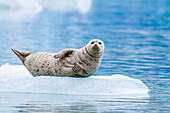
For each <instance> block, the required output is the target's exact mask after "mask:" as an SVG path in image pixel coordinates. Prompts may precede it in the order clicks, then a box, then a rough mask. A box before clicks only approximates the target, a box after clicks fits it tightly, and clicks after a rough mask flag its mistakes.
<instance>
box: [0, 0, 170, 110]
mask: <svg viewBox="0 0 170 113" xmlns="http://www.w3.org/2000/svg"><path fill="white" fill-rule="evenodd" d="M7 1H8V0H7ZM19 1H20V0H19ZM64 1H65V0H64ZM75 1H78V0H70V1H69V2H68V1H67V2H66V3H64V4H63V3H61V1H59V0H56V1H55V2H52V3H51V2H47V3H44V2H37V3H34V2H30V3H25V4H26V5H25V4H21V3H18V1H14V3H10V2H2V1H0V66H1V65H4V64H5V63H10V64H11V65H22V64H21V62H20V61H19V59H18V58H17V57H16V56H15V55H14V54H13V53H12V52H11V50H10V48H15V49H19V50H23V51H46V52H58V51H60V50H62V49H65V48H81V47H83V46H84V45H86V44H87V43H88V42H89V41H90V40H91V39H94V38H97V39H101V40H103V41H104V43H105V52H104V56H103V59H102V63H101V66H100V68H99V70H98V71H97V72H96V73H95V74H94V76H98V75H100V76H101V75H102V76H111V75H113V74H123V75H126V76H129V77H131V78H136V79H140V80H142V81H143V82H144V83H145V84H146V85H147V86H148V88H149V89H150V90H151V91H150V92H149V97H140V98H138V97H136V98H129V97H124V98H122V97H113V96H71V95H56V94H28V93H10V92H9V93H0V112H3V113H4V112H6V113H8V112H129V113H132V112H149V113H150V112H160V113H163V112H169V111H170V7H169V6H170V1H169V0H103V1H101V0H87V1H88V2H83V1H84V0H82V1H81V2H80V3H79V5H77V4H78V3H77V2H75ZM35 4H39V5H38V6H37V5H35ZM82 4H83V5H82ZM20 5H21V6H20ZM55 6H57V7H55ZM78 6H79V7H78ZM18 7H19V8H18ZM77 7H78V8H77ZM9 71H10V70H9ZM13 75H15V73H14V74H13ZM13 75H11V76H13Z"/></svg>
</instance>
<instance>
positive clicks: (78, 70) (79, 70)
mask: <svg viewBox="0 0 170 113" xmlns="http://www.w3.org/2000/svg"><path fill="white" fill-rule="evenodd" d="M72 70H73V72H74V73H76V74H78V75H82V76H81V77H83V75H87V74H88V73H87V72H86V71H85V70H84V69H83V68H82V67H81V66H80V65H79V64H78V63H77V62H76V63H74V67H73V68H72Z"/></svg>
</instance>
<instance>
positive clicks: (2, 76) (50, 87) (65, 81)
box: [0, 64, 149, 95]
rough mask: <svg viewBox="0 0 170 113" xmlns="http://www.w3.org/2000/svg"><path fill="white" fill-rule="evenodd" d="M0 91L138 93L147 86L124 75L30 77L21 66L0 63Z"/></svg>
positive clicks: (145, 90) (144, 90) (100, 93)
mask: <svg viewBox="0 0 170 113" xmlns="http://www.w3.org/2000/svg"><path fill="white" fill-rule="evenodd" d="M0 92H24V93H54V94H69V95H129V94H133V95H139V94H147V93H148V92H149V89H148V88H147V86H146V85H145V84H144V83H143V82H142V81H140V80H138V79H132V78H130V77H127V76H124V75H112V76H91V77H89V78H71V77H51V76H40V77H32V75H31V74H30V73H29V72H28V71H27V70H26V68H25V67H24V66H19V65H9V64H5V65H2V66H1V67H0Z"/></svg>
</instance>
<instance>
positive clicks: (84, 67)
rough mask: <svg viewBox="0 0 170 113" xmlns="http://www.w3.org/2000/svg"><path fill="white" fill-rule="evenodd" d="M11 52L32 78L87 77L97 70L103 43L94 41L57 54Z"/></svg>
mask: <svg viewBox="0 0 170 113" xmlns="http://www.w3.org/2000/svg"><path fill="white" fill-rule="evenodd" d="M12 51H13V52H14V53H15V54H16V55H17V56H18V57H19V58H20V60H21V61H22V63H23V64H24V66H25V67H26V68H27V69H28V71H29V72H30V73H31V74H32V75H33V76H34V77H35V76H63V77H66V76H69V77H89V76H91V75H92V74H94V73H95V72H96V71H97V70H98V68H99V65H100V62H101V59H102V56H103V52H104V43H103V42H102V41H101V40H98V39H94V40H91V41H90V42H89V43H88V44H87V45H86V46H84V47H83V48H81V49H64V50H62V51H60V52H59V53H47V52H21V51H18V50H14V49H12Z"/></svg>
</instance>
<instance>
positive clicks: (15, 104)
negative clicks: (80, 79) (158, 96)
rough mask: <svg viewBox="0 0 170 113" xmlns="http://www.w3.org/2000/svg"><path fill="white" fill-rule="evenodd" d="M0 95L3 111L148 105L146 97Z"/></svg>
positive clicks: (117, 108) (116, 108) (91, 109)
mask: <svg viewBox="0 0 170 113" xmlns="http://www.w3.org/2000/svg"><path fill="white" fill-rule="evenodd" d="M0 97H1V98H0V107H1V110H2V111H4V112H5V111H8V112H12V111H13V112H81V111H83V112H109V111H112V110H114V111H118V112H119V111H128V110H130V111H133V110H134V111H137V110H138V109H139V110H140V109H141V108H142V109H148V108H149V107H150V106H148V102H149V99H148V98H147V97H143V98H137V97H136V98H134V97H132V98H119V97H112V96H73V95H72V96H71V95H52V94H28V93H27V94H24V93H23V94H22V93H18V94H17V93H5V94H4V93H1V94H0ZM23 100H24V101H23ZM9 110H11V111H9Z"/></svg>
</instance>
